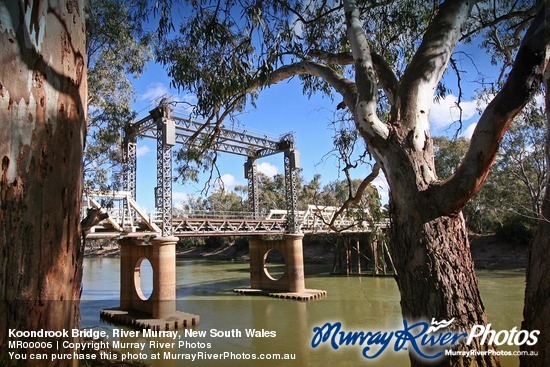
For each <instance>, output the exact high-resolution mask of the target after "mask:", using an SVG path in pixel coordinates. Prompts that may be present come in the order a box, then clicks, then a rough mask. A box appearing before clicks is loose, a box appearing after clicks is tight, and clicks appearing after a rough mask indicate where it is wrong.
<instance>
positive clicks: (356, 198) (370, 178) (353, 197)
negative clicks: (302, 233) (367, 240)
mask: <svg viewBox="0 0 550 367" xmlns="http://www.w3.org/2000/svg"><path fill="white" fill-rule="evenodd" d="M379 173H380V166H379V165H378V164H377V163H375V164H374V166H373V167H372V172H371V173H370V174H369V175H368V176H367V177H365V179H364V180H363V181H361V184H359V187H358V188H357V191H356V192H355V195H351V193H350V195H349V197H348V198H347V199H346V201H345V202H344V203H343V204H342V206H341V207H340V208H339V209H338V210H337V211H336V212H335V213H334V215H333V216H332V218H331V220H330V222H329V223H326V221H325V220H324V218H322V216H320V219H321V220H322V221H323V222H324V224H326V225H328V226H329V228H330V229H332V230H333V231H335V232H340V231H342V228H337V227H336V226H335V224H334V223H335V222H336V220H337V219H338V217H339V216H340V215H341V214H342V213H343V212H344V211H346V210H347V209H348V208H349V207H350V206H351V205H355V204H357V203H359V201H360V200H361V198H362V197H363V193H364V192H365V190H366V189H367V187H368V186H369V184H370V183H371V182H372V181H374V179H375V178H376V177H378V174H379ZM350 190H351V186H350ZM353 226H355V224H353V225H351V226H350V227H353ZM346 229H347V228H346Z"/></svg>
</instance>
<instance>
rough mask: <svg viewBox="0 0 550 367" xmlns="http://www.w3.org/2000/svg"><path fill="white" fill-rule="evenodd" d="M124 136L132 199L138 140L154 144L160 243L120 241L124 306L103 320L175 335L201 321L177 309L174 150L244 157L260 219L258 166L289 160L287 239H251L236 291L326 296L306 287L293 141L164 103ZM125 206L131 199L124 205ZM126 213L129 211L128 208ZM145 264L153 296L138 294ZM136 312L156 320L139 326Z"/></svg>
mask: <svg viewBox="0 0 550 367" xmlns="http://www.w3.org/2000/svg"><path fill="white" fill-rule="evenodd" d="M125 133H126V134H125V138H124V150H125V159H124V165H125V167H124V176H123V178H124V184H123V186H124V190H125V191H127V192H129V193H130V196H132V199H134V200H135V198H136V197H135V196H136V162H137V150H136V141H137V137H149V138H153V139H156V140H157V186H156V188H155V207H156V210H157V212H158V213H160V215H161V219H162V221H161V226H160V227H161V231H162V233H161V237H156V238H152V239H150V240H149V239H146V238H135V237H134V238H133V237H124V238H122V239H121V240H120V241H119V243H120V249H121V250H120V267H121V269H120V278H121V281H120V282H121V291H120V307H118V308H115V309H108V310H103V311H102V312H101V314H102V316H103V317H104V318H106V319H109V320H111V321H113V322H123V323H127V324H130V325H138V326H139V327H151V328H165V329H173V328H178V327H179V326H192V325H197V324H198V323H199V319H200V318H199V316H198V315H193V314H188V313H185V312H180V311H177V310H176V301H175V298H176V265H175V264H176V261H175V259H176V251H175V249H176V243H177V241H178V238H177V237H174V231H173V223H172V147H174V146H175V145H177V144H183V145H184V146H191V147H198V148H201V149H202V147H204V146H206V147H208V149H211V150H215V151H219V152H227V153H232V154H237V155H241V156H244V157H246V163H245V164H244V168H245V177H246V178H247V179H248V190H249V202H250V205H251V208H250V209H251V211H252V212H253V215H254V219H259V218H258V217H259V205H258V176H257V166H256V160H257V159H258V158H261V157H266V156H270V155H274V154H278V153H283V154H284V167H285V192H286V195H285V197H286V204H287V224H286V235H285V236H284V237H285V238H284V239H283V240H278V241H268V240H263V239H259V238H253V239H251V240H250V241H249V246H250V285H251V287H250V288H244V289H236V290H235V291H236V292H238V293H245V294H251V293H252V294H267V295H272V296H275V297H285V298H294V299H315V298H320V297H322V296H324V295H326V292H325V291H319V290H307V289H305V281H304V267H303V249H302V237H303V234H302V233H301V231H300V226H299V225H298V218H297V214H298V210H297V201H296V186H297V185H296V184H297V182H296V179H297V176H296V169H297V168H298V166H299V160H298V151H297V150H296V149H295V146H294V136H293V134H291V133H288V134H284V135H282V136H281V137H280V138H278V139H274V138H270V137H268V136H266V135H254V134H251V133H248V132H246V131H235V130H231V129H227V128H225V127H224V126H223V125H222V126H219V125H218V124H215V123H214V124H211V125H209V124H207V123H204V122H198V121H193V120H192V119H191V118H183V117H180V116H176V115H175V114H174V113H173V110H172V108H171V105H170V103H169V102H166V100H165V99H163V100H162V101H161V103H160V104H159V105H158V106H157V107H156V108H154V109H153V110H151V111H150V112H149V115H148V116H147V117H145V118H143V119H141V120H139V121H137V122H136V123H134V124H131V125H128V127H127V129H126V132H125ZM127 202H128V201H127V200H126V201H125V203H127ZM125 209H126V210H128V209H130V208H125ZM274 249H275V250H278V251H280V252H281V253H282V254H283V257H284V259H285V265H286V268H287V271H285V274H284V275H283V277H282V278H280V279H274V278H272V277H271V276H270V275H269V274H268V273H267V272H266V269H265V261H266V258H267V254H268V253H269V252H270V251H271V250H274ZM144 259H148V260H149V261H150V262H151V266H152V268H153V292H152V294H151V296H150V297H149V298H146V297H144V295H143V292H142V291H141V285H140V284H141V283H140V281H141V280H140V279H141V278H140V277H141V273H140V268H141V263H142V261H143V260H144ZM136 311H138V312H142V313H146V314H148V315H150V316H152V319H151V318H148V319H147V320H138V319H137V318H136V316H135V315H136Z"/></svg>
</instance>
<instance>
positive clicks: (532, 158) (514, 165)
mask: <svg viewBox="0 0 550 367" xmlns="http://www.w3.org/2000/svg"><path fill="white" fill-rule="evenodd" d="M545 118H546V115H545V113H544V110H543V109H542V108H540V107H537V105H536V104H535V103H534V102H532V103H531V104H530V105H529V106H528V107H527V108H526V109H525V110H524V111H523V112H522V113H521V114H520V115H519V116H518V117H517V118H516V119H515V120H514V122H513V123H512V124H511V126H510V128H509V130H508V132H507V133H506V135H505V136H504V138H503V139H502V142H501V147H500V151H499V154H498V156H497V158H496V160H495V163H494V165H493V168H492V170H491V173H490V175H489V176H488V178H487V180H486V181H485V183H484V185H483V187H482V188H481V190H480V191H479V192H478V193H477V194H476V196H474V197H473V198H472V200H470V202H468V203H467V204H466V206H465V207H464V214H465V216H466V220H467V223H468V227H469V228H470V229H471V230H473V231H475V232H478V233H483V232H495V231H496V232H498V233H501V234H503V235H510V236H516V237H521V236H523V238H524V239H526V238H530V236H531V234H529V235H528V236H527V233H528V232H529V231H532V230H533V229H534V225H533V224H534V223H536V218H538V216H539V215H540V211H541V206H542V200H543V197H544V188H545V186H546V182H547V180H548V177H547V170H546V166H547V162H546V159H545V156H544V149H540V147H542V146H544V141H545V140H544V139H545V125H544V122H545ZM434 146H435V163H436V168H437V171H438V174H439V176H440V177H441V178H442V179H445V178H448V177H449V176H451V175H452V174H453V173H454V171H455V170H456V168H457V167H458V165H459V164H460V161H461V160H462V157H463V156H464V153H465V152H466V149H467V148H468V141H467V140H466V139H464V138H459V139H456V140H451V139H447V138H443V137H438V138H434Z"/></svg>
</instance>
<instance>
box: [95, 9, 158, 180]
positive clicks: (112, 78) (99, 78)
mask: <svg viewBox="0 0 550 367" xmlns="http://www.w3.org/2000/svg"><path fill="white" fill-rule="evenodd" d="M141 9H142V8H141V7H139V6H138V5H137V3H136V5H134V6H133V7H132V6H131V5H130V3H128V4H127V3H125V2H122V3H121V2H120V1H115V0H92V1H89V2H88V3H87V9H86V10H87V16H86V52H87V58H86V62H87V68H88V132H87V138H86V149H85V152H84V178H85V188H87V189H104V188H113V186H116V180H117V179H118V177H109V174H112V173H113V170H116V169H117V166H118V169H119V170H120V163H121V158H122V157H121V152H122V146H121V140H122V136H121V133H122V131H123V128H124V126H125V125H126V124H127V123H128V122H130V121H131V120H132V119H133V118H134V112H133V111H132V103H133V102H134V100H135V97H136V96H135V90H134V87H133V86H132V78H137V77H139V76H140V75H141V73H142V71H143V69H144V68H145V64H146V63H147V61H150V60H151V59H152V56H153V54H152V46H153V41H154V37H153V35H152V34H151V33H149V32H146V31H145V30H144V29H143V24H144V19H143V14H142V10H141ZM113 179H114V181H113Z"/></svg>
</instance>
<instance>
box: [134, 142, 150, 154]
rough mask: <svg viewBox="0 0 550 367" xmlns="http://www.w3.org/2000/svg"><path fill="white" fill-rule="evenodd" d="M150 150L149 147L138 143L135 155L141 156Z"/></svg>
mask: <svg viewBox="0 0 550 367" xmlns="http://www.w3.org/2000/svg"><path fill="white" fill-rule="evenodd" d="M150 152H151V148H149V147H148V146H147V145H138V147H137V149H136V155H137V156H138V157H143V156H144V155H147V154H148V153H150Z"/></svg>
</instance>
